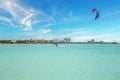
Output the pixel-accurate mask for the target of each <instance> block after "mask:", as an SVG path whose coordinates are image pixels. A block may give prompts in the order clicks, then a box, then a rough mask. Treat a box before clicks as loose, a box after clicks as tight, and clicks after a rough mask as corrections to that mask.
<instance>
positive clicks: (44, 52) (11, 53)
mask: <svg viewBox="0 0 120 80" xmlns="http://www.w3.org/2000/svg"><path fill="white" fill-rule="evenodd" d="M0 80H120V44H59V45H58V47H56V46H55V45H52V44H22V45H21V44H19V45H18V44H12V45H8V44H7V45H0Z"/></svg>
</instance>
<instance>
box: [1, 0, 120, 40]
mask: <svg viewBox="0 0 120 80" xmlns="http://www.w3.org/2000/svg"><path fill="white" fill-rule="evenodd" d="M119 3H120V0H0V39H1V40H3V39H12V40H16V39H56V38H57V39H63V38H71V40H72V41H88V40H91V39H95V40H96V41H117V42H120V5H119ZM93 8H96V9H97V10H98V11H99V13H100V17H99V18H98V19H97V20H95V19H94V18H95V13H92V9H93Z"/></svg>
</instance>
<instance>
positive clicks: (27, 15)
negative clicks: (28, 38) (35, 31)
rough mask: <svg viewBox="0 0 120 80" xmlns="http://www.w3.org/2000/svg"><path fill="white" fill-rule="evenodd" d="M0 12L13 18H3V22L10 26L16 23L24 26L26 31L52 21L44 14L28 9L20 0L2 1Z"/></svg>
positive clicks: (0, 18) (1, 18)
mask: <svg viewBox="0 0 120 80" xmlns="http://www.w3.org/2000/svg"><path fill="white" fill-rule="evenodd" d="M0 10H3V11H4V12H5V13H7V14H9V15H10V16H11V17H12V18H9V17H6V16H1V17H0V20H1V21H4V22H8V23H10V24H13V23H14V22H16V23H17V24H18V25H22V26H24V27H25V30H29V29H32V27H31V26H32V25H33V24H35V23H37V22H42V21H45V22H48V21H50V19H49V17H48V16H46V14H44V12H42V11H39V12H38V11H36V10H35V9H32V8H26V7H25V6H23V5H22V4H21V3H20V0H0ZM38 16H39V17H38ZM12 26H13V25H12Z"/></svg>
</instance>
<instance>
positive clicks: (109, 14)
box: [106, 10, 120, 16]
mask: <svg viewBox="0 0 120 80" xmlns="http://www.w3.org/2000/svg"><path fill="white" fill-rule="evenodd" d="M118 15H120V10H116V11H112V12H109V13H107V14H106V16H118Z"/></svg>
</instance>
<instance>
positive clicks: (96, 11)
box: [92, 8, 100, 20]
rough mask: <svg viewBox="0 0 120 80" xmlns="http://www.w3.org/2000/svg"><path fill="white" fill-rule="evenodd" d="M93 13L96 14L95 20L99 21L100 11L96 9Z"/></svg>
mask: <svg viewBox="0 0 120 80" xmlns="http://www.w3.org/2000/svg"><path fill="white" fill-rule="evenodd" d="M92 13H95V20H97V19H98V18H99V16H100V14H99V12H98V10H97V9H96V8H94V9H92Z"/></svg>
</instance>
